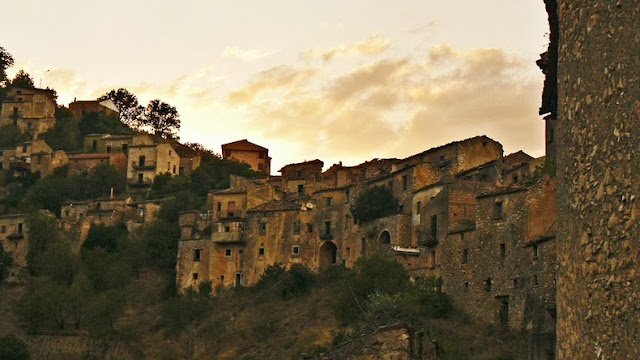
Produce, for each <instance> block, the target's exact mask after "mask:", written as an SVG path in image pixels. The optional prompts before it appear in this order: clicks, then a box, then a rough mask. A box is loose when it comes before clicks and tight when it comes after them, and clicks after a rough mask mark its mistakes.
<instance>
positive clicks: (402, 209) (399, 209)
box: [398, 204, 404, 214]
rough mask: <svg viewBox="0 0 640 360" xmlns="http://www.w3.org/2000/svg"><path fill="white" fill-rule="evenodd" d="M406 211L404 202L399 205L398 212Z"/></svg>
mask: <svg viewBox="0 0 640 360" xmlns="http://www.w3.org/2000/svg"><path fill="white" fill-rule="evenodd" d="M403 212H404V204H400V205H398V213H399V214H402V213H403Z"/></svg>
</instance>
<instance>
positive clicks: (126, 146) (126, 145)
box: [122, 144, 129, 153]
mask: <svg viewBox="0 0 640 360" xmlns="http://www.w3.org/2000/svg"><path fill="white" fill-rule="evenodd" d="M128 150H129V144H122V152H123V153H126V152H127V151H128Z"/></svg>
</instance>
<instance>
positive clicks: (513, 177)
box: [511, 175, 518, 183]
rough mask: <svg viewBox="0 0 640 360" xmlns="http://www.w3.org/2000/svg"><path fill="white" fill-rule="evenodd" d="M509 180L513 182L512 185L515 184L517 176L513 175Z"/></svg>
mask: <svg viewBox="0 0 640 360" xmlns="http://www.w3.org/2000/svg"><path fill="white" fill-rule="evenodd" d="M511 179H512V180H513V182H514V183H517V182H518V175H513V176H512V177H511Z"/></svg>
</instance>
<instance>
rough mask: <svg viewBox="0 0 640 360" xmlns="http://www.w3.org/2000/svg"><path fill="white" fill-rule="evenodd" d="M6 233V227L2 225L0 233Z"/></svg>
mask: <svg viewBox="0 0 640 360" xmlns="http://www.w3.org/2000/svg"><path fill="white" fill-rule="evenodd" d="M6 232H7V226H6V225H2V228H0V233H2V234H4V233H6Z"/></svg>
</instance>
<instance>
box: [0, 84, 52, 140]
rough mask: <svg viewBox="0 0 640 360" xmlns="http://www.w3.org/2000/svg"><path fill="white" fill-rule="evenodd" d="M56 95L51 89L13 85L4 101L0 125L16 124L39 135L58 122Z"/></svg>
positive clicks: (22, 129)
mask: <svg viewBox="0 0 640 360" xmlns="http://www.w3.org/2000/svg"><path fill="white" fill-rule="evenodd" d="M55 112H56V95H55V92H54V91H53V90H50V89H36V88H20V87H12V88H11V89H10V90H9V93H8V94H7V98H6V99H5V100H4V101H3V102H2V109H1V111H0V126H5V125H9V124H13V125H16V126H17V127H18V128H19V129H20V131H22V132H23V133H27V134H30V135H32V136H34V137H37V136H38V135H39V134H42V133H43V132H45V131H47V130H48V129H50V128H52V127H53V125H55V123H56V118H55Z"/></svg>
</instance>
